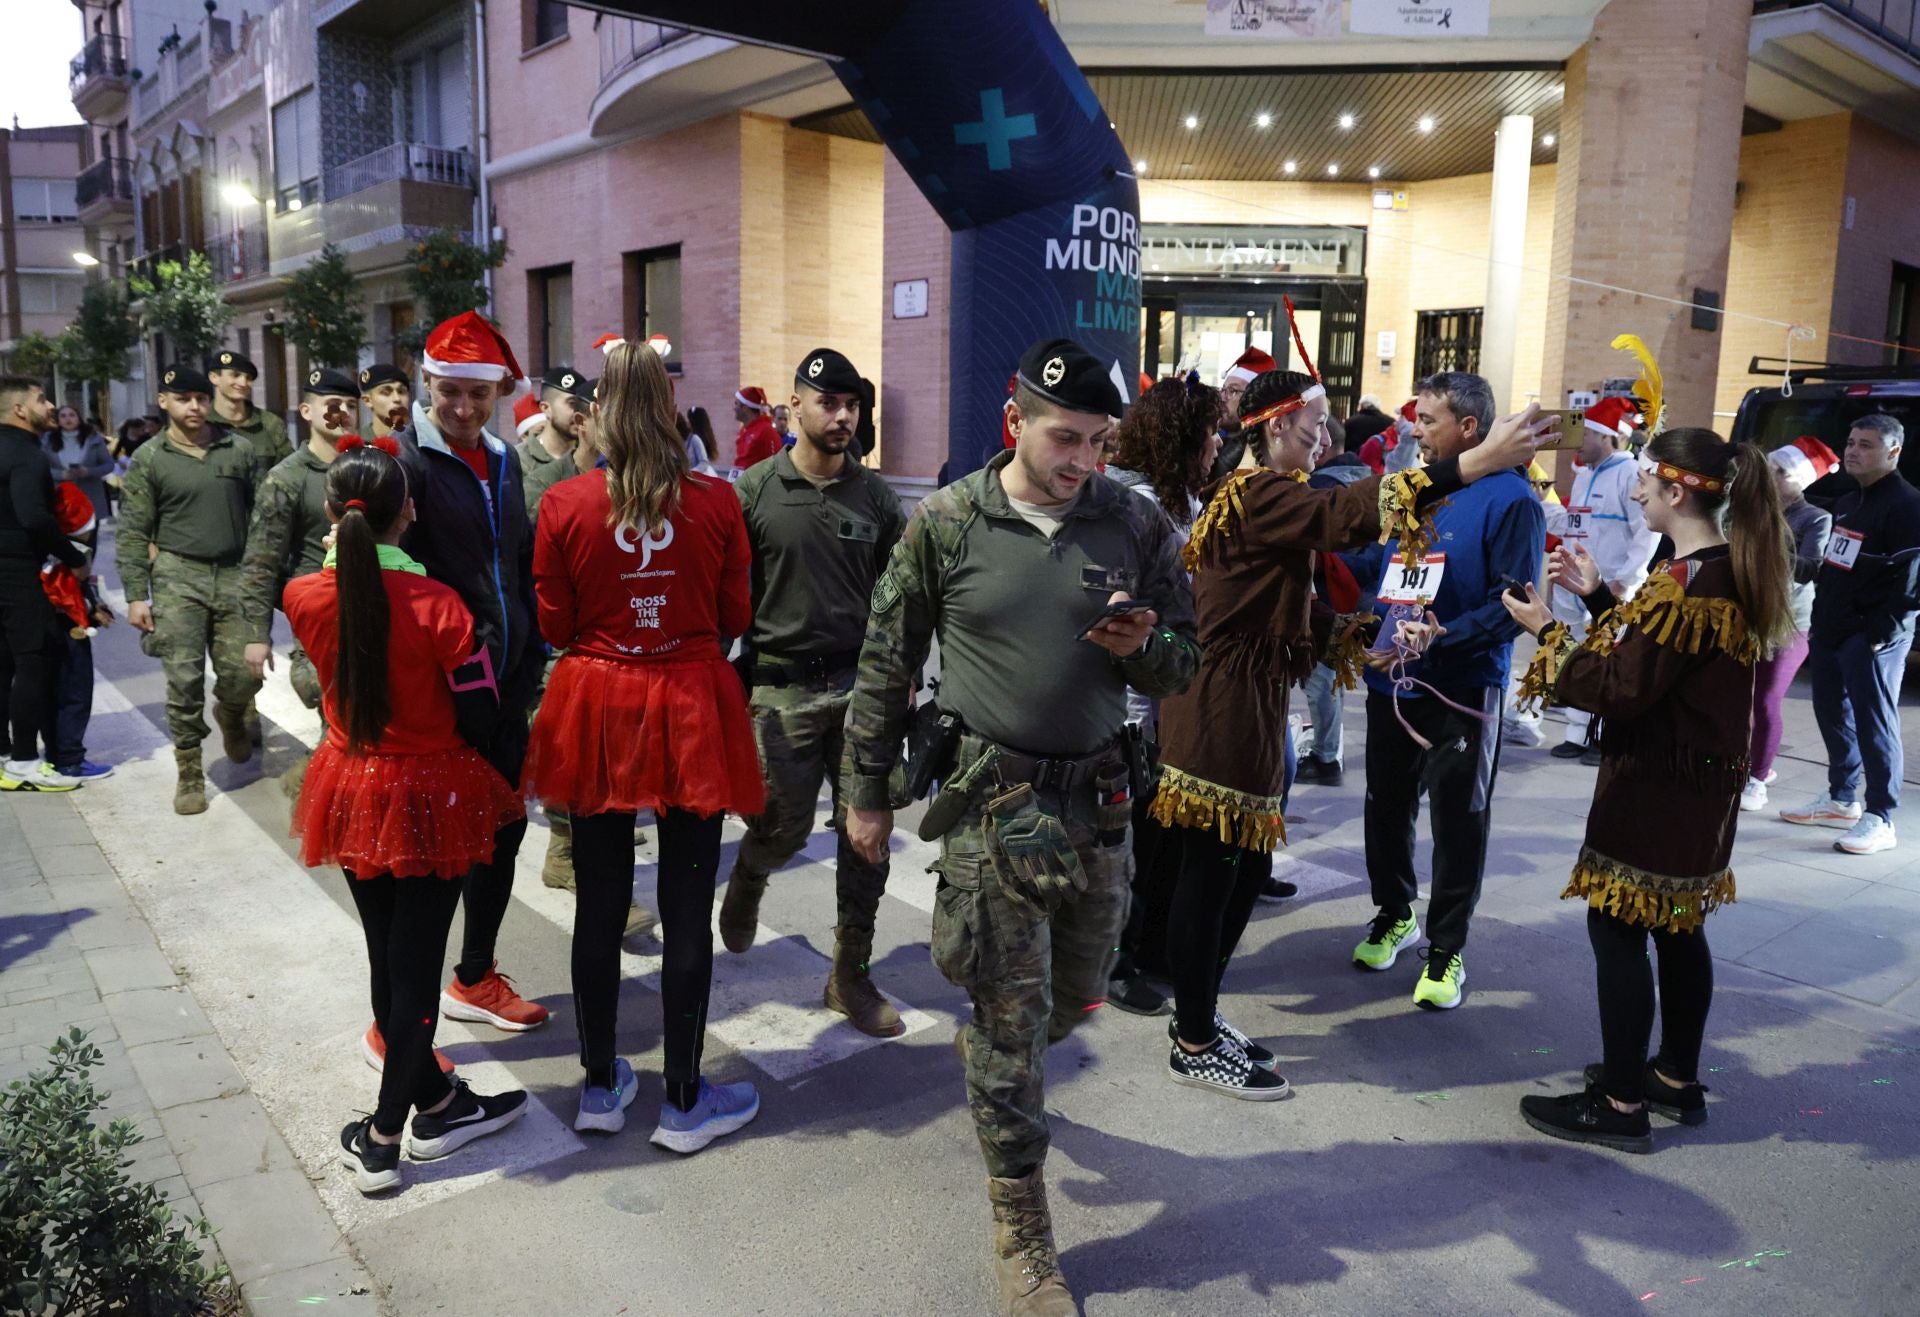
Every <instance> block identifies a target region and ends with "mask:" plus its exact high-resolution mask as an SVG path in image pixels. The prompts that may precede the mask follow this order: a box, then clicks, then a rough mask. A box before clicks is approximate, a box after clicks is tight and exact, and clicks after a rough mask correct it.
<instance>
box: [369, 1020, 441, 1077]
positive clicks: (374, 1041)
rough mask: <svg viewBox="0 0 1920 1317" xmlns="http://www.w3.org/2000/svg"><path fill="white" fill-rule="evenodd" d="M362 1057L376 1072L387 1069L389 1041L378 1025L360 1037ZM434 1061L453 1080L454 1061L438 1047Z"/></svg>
mask: <svg viewBox="0 0 1920 1317" xmlns="http://www.w3.org/2000/svg"><path fill="white" fill-rule="evenodd" d="M360 1055H361V1056H363V1057H365V1058H366V1061H367V1064H368V1065H370V1066H372V1067H373V1068H374V1069H375V1070H385V1069H386V1068H387V1040H386V1039H385V1038H382V1037H381V1036H380V1026H379V1025H378V1024H370V1025H368V1026H367V1031H366V1033H364V1034H362V1035H361V1036H360ZM433 1059H434V1060H436V1061H438V1062H439V1063H440V1073H441V1074H443V1075H445V1076H446V1077H447V1078H448V1079H452V1078H453V1061H452V1059H451V1058H450V1057H448V1055H447V1054H446V1053H445V1052H443V1051H441V1050H440V1049H439V1048H437V1047H436V1048H434V1049H433Z"/></svg>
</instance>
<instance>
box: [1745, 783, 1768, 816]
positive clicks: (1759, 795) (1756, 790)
mask: <svg viewBox="0 0 1920 1317" xmlns="http://www.w3.org/2000/svg"><path fill="white" fill-rule="evenodd" d="M1766 807H1767V784H1766V783H1765V782H1763V781H1761V780H1760V779H1759V778H1757V777H1750V778H1748V779H1747V784H1746V785H1745V786H1743V787H1741V788H1740V810H1741V812H1742V813H1744V814H1751V813H1753V812H1754V811H1755V810H1762V809H1765V808H1766Z"/></svg>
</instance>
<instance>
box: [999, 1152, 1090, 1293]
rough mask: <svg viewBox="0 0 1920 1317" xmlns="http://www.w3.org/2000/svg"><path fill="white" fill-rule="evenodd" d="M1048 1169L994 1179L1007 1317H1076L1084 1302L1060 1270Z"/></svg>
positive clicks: (1000, 1268)
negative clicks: (1078, 1299) (1049, 1202)
mask: <svg viewBox="0 0 1920 1317" xmlns="http://www.w3.org/2000/svg"><path fill="white" fill-rule="evenodd" d="M1043 1175H1044V1172H1043V1171H1041V1170H1040V1169H1038V1168H1036V1169H1035V1170H1034V1172H1033V1174H1031V1175H1028V1176H1024V1177H1022V1178H1021V1179H1018V1180H1006V1179H1000V1178H998V1177H989V1178H988V1180H987V1198H988V1200H989V1201H991V1202H992V1203H993V1272H994V1278H995V1279H996V1280H998V1281H999V1282H1000V1303H1001V1310H1002V1311H1003V1312H1005V1313H1007V1314H1008V1317H1077V1315H1078V1313H1079V1311H1080V1305H1079V1304H1077V1303H1075V1302H1074V1300H1073V1292H1072V1291H1071V1290H1069V1289H1068V1288H1067V1281H1066V1278H1065V1277H1064V1276H1062V1275H1061V1274H1060V1258H1059V1255H1058V1254H1056V1253H1055V1252H1054V1250H1053V1217H1052V1216H1051V1215H1050V1214H1049V1213H1048V1211H1047V1185H1046V1181H1045V1179H1044V1178H1043Z"/></svg>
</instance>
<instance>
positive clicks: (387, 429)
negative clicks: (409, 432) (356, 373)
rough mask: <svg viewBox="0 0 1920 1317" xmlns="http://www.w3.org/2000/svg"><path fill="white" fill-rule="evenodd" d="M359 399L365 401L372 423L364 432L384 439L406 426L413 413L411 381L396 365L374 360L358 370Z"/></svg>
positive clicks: (375, 437)
mask: <svg viewBox="0 0 1920 1317" xmlns="http://www.w3.org/2000/svg"><path fill="white" fill-rule="evenodd" d="M360 401H361V402H363V403H365V404H366V406H367V415H368V417H369V418H370V424H371V425H372V427H373V428H372V429H370V430H368V431H367V434H368V435H369V436H370V437H372V438H374V439H384V438H386V437H387V436H388V435H390V434H392V433H393V432H394V431H395V430H403V429H405V428H406V426H407V422H408V420H409V419H410V418H411V417H412V415H413V383H412V381H410V380H408V379H407V374H406V372H405V371H403V370H401V369H400V368H399V367H398V366H395V365H392V364H390V363H388V362H385V361H376V362H374V363H373V364H372V365H371V366H366V367H363V368H362V369H361V371H360Z"/></svg>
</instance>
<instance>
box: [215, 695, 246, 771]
mask: <svg viewBox="0 0 1920 1317" xmlns="http://www.w3.org/2000/svg"><path fill="white" fill-rule="evenodd" d="M252 712H253V710H252V709H251V708H249V707H248V706H246V705H240V706H238V707H235V706H233V705H230V704H216V705H215V706H214V708H213V720H214V722H216V723H218V724H219V725H220V749H221V751H222V753H224V754H225V755H226V756H227V758H228V759H230V760H232V761H233V762H234V763H236V764H244V763H246V762H247V760H249V759H251V758H253V742H254V731H253V720H252V718H251V717H250V715H251V714H252Z"/></svg>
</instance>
